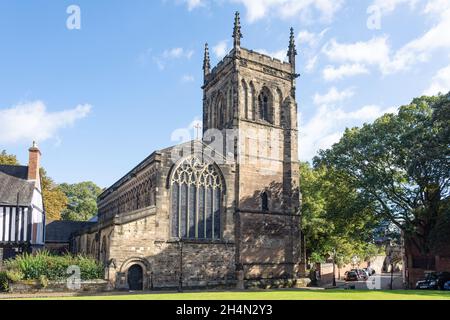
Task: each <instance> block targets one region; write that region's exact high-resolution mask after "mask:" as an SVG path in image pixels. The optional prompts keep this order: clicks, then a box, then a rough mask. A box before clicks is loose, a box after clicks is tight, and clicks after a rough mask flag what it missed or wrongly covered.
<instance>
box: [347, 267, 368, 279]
mask: <svg viewBox="0 0 450 320" xmlns="http://www.w3.org/2000/svg"><path fill="white" fill-rule="evenodd" d="M350 271H351V272H355V273H356V275H357V276H358V280H364V281H366V280H367V279H369V275H368V274H367V273H366V272H365V271H364V270H363V269H352V270H350Z"/></svg>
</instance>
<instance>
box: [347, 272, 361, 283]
mask: <svg viewBox="0 0 450 320" xmlns="http://www.w3.org/2000/svg"><path fill="white" fill-rule="evenodd" d="M358 280H359V277H358V274H357V273H356V272H355V271H347V272H346V273H345V281H358Z"/></svg>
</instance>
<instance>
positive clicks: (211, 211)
mask: <svg viewBox="0 0 450 320" xmlns="http://www.w3.org/2000/svg"><path fill="white" fill-rule="evenodd" d="M170 187H171V210H172V231H171V233H172V237H175V238H182V239H205V240H214V239H220V237H221V234H220V220H221V211H222V197H223V188H224V186H223V182H222V178H221V176H220V174H219V172H218V170H217V168H216V166H215V165H213V164H210V163H204V162H202V161H200V160H198V159H197V158H195V157H190V158H187V159H185V160H184V161H183V162H181V163H180V164H179V165H178V167H177V168H176V169H175V171H174V173H173V175H172V178H171V182H170Z"/></svg>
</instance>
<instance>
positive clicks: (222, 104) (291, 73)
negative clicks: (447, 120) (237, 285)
mask: <svg viewBox="0 0 450 320" xmlns="http://www.w3.org/2000/svg"><path fill="white" fill-rule="evenodd" d="M242 38H243V36H242V33H241V26H240V18H239V13H236V16H235V22H234V30H233V39H234V41H233V43H234V45H233V49H232V50H231V52H230V53H229V54H228V55H227V56H226V57H225V58H224V59H223V60H222V61H221V62H219V64H218V65H217V66H216V67H215V68H214V69H212V70H210V59H209V51H208V45H207V44H206V46H205V56H204V63H203V70H204V86H203V91H204V102H203V127H204V141H205V143H208V142H211V141H221V142H223V149H222V150H223V154H225V155H227V158H228V159H229V160H231V159H230V156H231V155H232V156H233V158H232V160H233V161H234V162H235V164H236V177H235V179H236V181H235V188H234V189H235V196H234V198H235V203H234V206H235V219H236V220H235V223H236V225H235V226H236V228H235V230H236V243H237V248H236V250H237V255H236V262H237V266H238V268H240V269H242V270H243V271H244V275H245V278H251V277H252V276H255V277H263V278H266V277H277V275H278V276H286V277H295V275H298V274H299V273H301V272H302V271H303V268H304V266H303V265H302V262H301V234H300V230H299V226H300V199H299V162H298V126H297V104H296V101H295V81H296V78H297V77H298V75H297V74H296V72H295V59H296V55H297V51H296V47H295V39H294V32H293V29H291V35H290V41H289V48H288V51H287V56H288V62H283V61H280V60H277V59H273V58H271V57H269V56H266V55H262V54H259V53H256V52H253V51H251V50H247V49H244V48H243V47H241V39H242ZM218 137H219V138H220V139H217V138H218ZM213 144H214V142H213ZM214 145H215V147H217V144H214ZM222 150H221V151H222Z"/></svg>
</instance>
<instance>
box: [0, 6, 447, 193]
mask: <svg viewBox="0 0 450 320" xmlns="http://www.w3.org/2000/svg"><path fill="white" fill-rule="evenodd" d="M70 5H77V6H78V7H79V8H80V13H81V15H80V17H81V20H80V21H81V29H73V30H71V29H68V28H67V23H66V22H67V19H68V18H69V16H70V15H71V14H70V13H69V14H68V13H67V8H68V7H69V6H70ZM236 10H238V11H240V12H241V16H242V19H241V20H242V32H243V34H244V39H243V40H242V46H244V47H246V48H249V49H254V50H259V51H263V52H265V53H267V54H270V55H274V56H276V57H279V58H283V59H284V56H285V53H286V50H287V44H288V39H289V28H290V27H291V26H292V27H294V28H295V32H296V40H297V47H298V50H299V56H298V60H299V63H298V72H299V73H301V74H302V77H301V78H300V79H299V81H298V92H297V100H298V103H299V111H300V115H299V117H300V137H299V140H300V153H299V157H300V159H302V160H310V159H311V158H312V157H313V156H314V154H315V153H316V152H317V150H318V149H320V148H328V147H329V146H331V145H332V143H334V142H337V141H338V140H339V137H340V135H341V134H342V132H343V131H344V129H345V127H347V126H359V125H361V124H362V123H364V122H368V121H372V120H374V119H375V118H376V117H378V116H380V115H381V114H383V113H384V112H391V111H395V109H396V107H398V106H400V105H402V104H407V103H409V102H410V100H411V99H412V98H413V97H416V96H420V95H422V94H424V93H426V94H434V93H437V92H439V91H442V92H446V91H448V90H450V37H449V36H448V32H449V31H448V30H450V1H448V0H368V1H350V0H321V1H311V0H212V1H206V0H154V1H147V0H131V1H118V0H108V1H106V0H97V1H88V0H72V1H62V0H60V1H52V0H41V1H12V0H2V1H1V2H0V150H2V149H6V150H7V152H9V153H13V154H16V155H17V156H18V158H19V160H20V161H21V162H22V163H26V161H27V148H28V146H29V145H30V144H31V142H32V140H33V139H36V140H38V143H39V146H40V148H41V150H42V153H43V158H42V164H43V166H44V167H45V168H46V169H47V171H48V173H49V175H50V176H52V177H53V178H54V179H55V180H56V181H57V182H69V183H73V182H79V181H86V180H91V181H94V182H95V183H97V184H99V185H100V186H102V187H106V186H108V185H110V184H111V183H113V182H114V181H115V180H117V179H118V178H120V177H121V176H122V175H123V174H125V173H126V172H128V170H129V169H131V168H132V167H133V166H134V165H136V164H137V163H139V162H140V161H141V160H142V159H144V158H145V157H146V156H147V155H148V154H150V153H151V152H153V151H154V150H156V149H160V148H163V147H167V146H170V145H173V144H176V143H178V141H172V140H173V139H172V133H173V132H174V131H175V130H177V129H180V128H186V129H188V130H190V132H191V133H192V136H193V137H194V135H195V132H194V129H193V128H192V123H193V122H194V121H196V120H199V119H201V113H202V91H201V89H200V87H201V84H202V81H203V80H202V69H201V68H202V58H203V45H204V43H205V42H206V41H207V42H208V43H209V44H210V48H211V54H212V60H213V64H215V63H217V61H219V60H220V58H221V57H222V56H223V55H224V54H225V53H226V52H227V50H229V49H230V47H231V45H232V41H231V40H232V39H231V33H232V24H233V17H234V11H236ZM368 12H369V13H368Z"/></svg>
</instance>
